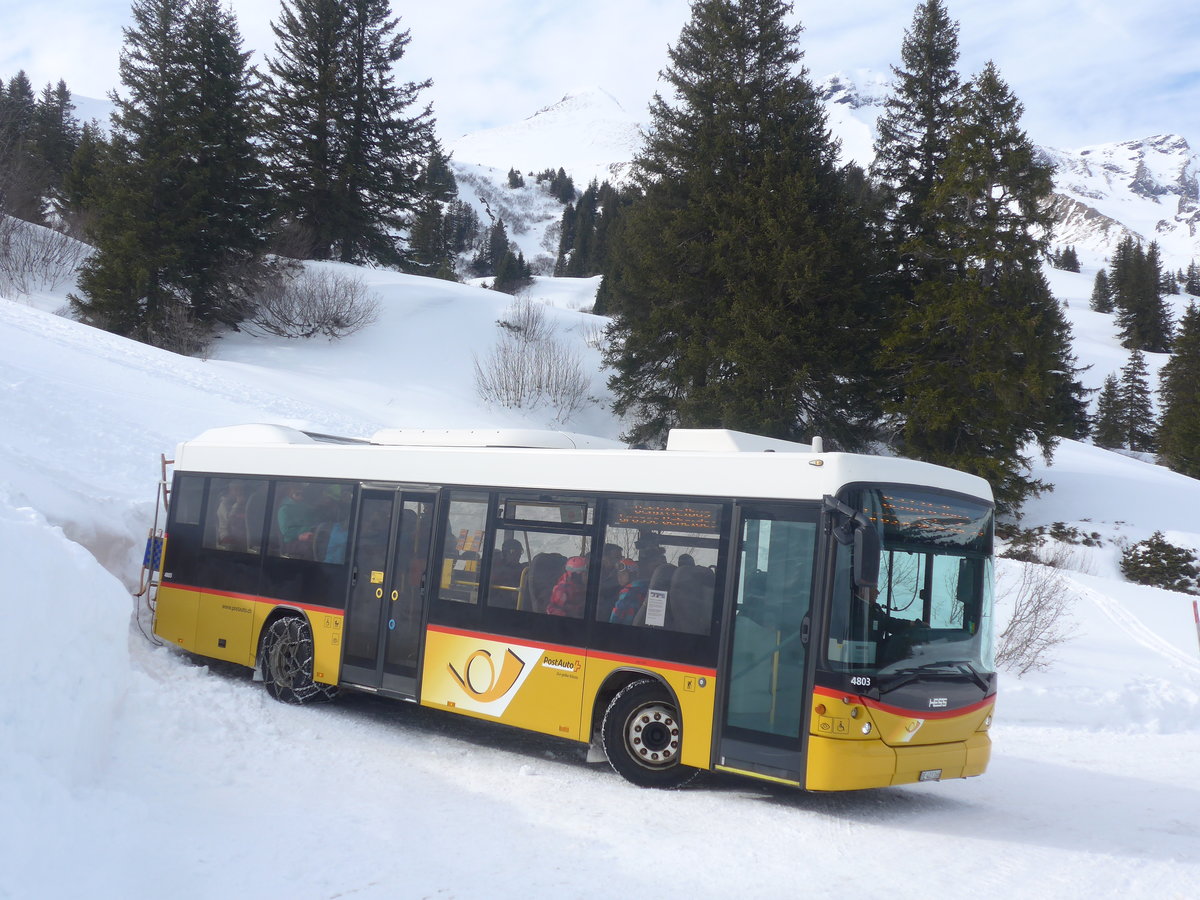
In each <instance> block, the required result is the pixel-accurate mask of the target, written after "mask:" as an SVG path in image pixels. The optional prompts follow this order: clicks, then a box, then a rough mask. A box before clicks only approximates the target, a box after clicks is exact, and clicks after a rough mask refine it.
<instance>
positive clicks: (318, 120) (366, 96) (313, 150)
mask: <svg viewBox="0 0 1200 900" xmlns="http://www.w3.org/2000/svg"><path fill="white" fill-rule="evenodd" d="M399 22H400V20H399V18H394V17H392V16H391V12H390V7H389V4H388V0H284V2H283V6H282V9H281V14H280V19H279V21H278V22H276V23H272V26H271V27H272V30H273V31H274V33H275V37H276V46H275V55H274V57H273V58H272V59H270V60H269V62H268V67H269V70H270V79H269V90H268V107H269V122H270V155H271V157H272V161H273V170H274V178H275V181H276V183H277V187H278V193H279V205H280V213H281V216H282V220H283V221H282V226H283V228H284V229H285V231H287V232H288V233H289V235H290V237H291V243H292V245H293V247H292V252H295V253H300V254H302V255H307V256H311V257H313V258H316V259H338V260H341V261H342V262H366V261H371V262H379V263H384V264H388V265H396V264H399V263H401V262H402V261H403V258H404V248H403V247H402V245H401V243H400V240H399V236H398V232H399V230H400V229H401V228H403V227H404V226H405V225H406V223H407V218H408V216H409V214H410V213H411V212H412V210H413V208H414V206H415V204H416V200H417V189H416V181H417V176H418V173H419V171H420V168H421V165H422V163H423V162H424V161H425V159H426V158H427V156H428V152H429V146H430V145H429V141H430V137H431V130H432V125H433V118H432V115H433V114H432V110H431V108H430V107H428V106H426V107H425V108H424V109H422V110H420V111H416V112H414V111H413V107H414V104H416V103H417V100H418V97H419V95H420V93H421V91H422V90H424V89H425V88H427V87H428V86H429V85H430V82H429V81H428V80H426V81H422V82H405V83H402V84H397V83H396V81H395V79H394V77H393V75H392V66H393V65H394V64H395V63H397V62H399V60H400V59H401V58H402V57H403V55H404V51H405V48H406V47H407V45H408V43H409V41H410V37H409V32H408V31H398V30H397V29H398V26H399Z"/></svg>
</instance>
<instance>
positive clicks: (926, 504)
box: [826, 487, 994, 676]
mask: <svg viewBox="0 0 1200 900" xmlns="http://www.w3.org/2000/svg"><path fill="white" fill-rule="evenodd" d="M847 501H848V502H849V503H850V505H851V506H854V507H855V508H857V509H861V510H863V511H864V512H865V513H866V514H867V516H868V517H869V518H870V520H871V522H872V523H873V525H874V527H875V528H876V531H877V533H878V534H879V537H880V543H881V546H882V551H881V556H880V561H879V581H878V589H877V590H874V589H871V588H857V589H856V588H855V587H854V580H853V575H852V573H853V562H854V561H853V548H852V546H841V545H839V546H838V547H837V550H836V569H835V573H834V579H833V597H832V598H831V599H832V603H831V606H830V618H829V632H828V635H829V639H828V646H827V648H826V660H827V662H828V665H829V668H830V669H831V670H832V671H835V672H849V673H854V674H856V675H885V676H886V675H887V674H889V673H903V672H909V671H912V670H913V669H918V668H919V669H921V670H922V671H937V670H939V669H945V670H946V671H947V672H954V671H959V672H962V673H964V674H966V673H971V672H974V673H976V674H979V673H988V672H992V671H993V670H994V659H993V656H992V603H993V596H992V515H993V511H992V507H991V505H990V504H987V503H984V502H982V501H978V500H970V499H968V498H964V497H960V496H957V495H950V494H941V493H937V492H934V491H926V490H921V489H919V488H911V487H897V488H887V487H878V488H869V489H859V490H857V491H854V492H852V494H851V495H850V496H849V497H848V498H847Z"/></svg>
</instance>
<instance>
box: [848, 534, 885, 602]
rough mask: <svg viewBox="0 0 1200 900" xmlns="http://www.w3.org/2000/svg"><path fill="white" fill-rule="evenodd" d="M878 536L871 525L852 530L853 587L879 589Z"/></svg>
mask: <svg viewBox="0 0 1200 900" xmlns="http://www.w3.org/2000/svg"><path fill="white" fill-rule="evenodd" d="M879 554H880V546H879V534H878V533H877V532H876V531H875V529H874V528H873V527H872V526H871V525H859V527H858V528H856V529H854V586H855V587H860V588H864V587H865V588H872V589H873V590H878V589H879Z"/></svg>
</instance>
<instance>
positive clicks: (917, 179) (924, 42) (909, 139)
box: [872, 0, 960, 295]
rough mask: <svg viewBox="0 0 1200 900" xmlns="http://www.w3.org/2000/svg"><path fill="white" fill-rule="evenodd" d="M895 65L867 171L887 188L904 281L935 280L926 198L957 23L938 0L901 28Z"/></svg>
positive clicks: (952, 79) (944, 125) (949, 127)
mask: <svg viewBox="0 0 1200 900" xmlns="http://www.w3.org/2000/svg"><path fill="white" fill-rule="evenodd" d="M900 56H901V59H902V60H903V63H904V65H903V68H897V67H893V68H892V72H893V74H894V75H895V79H896V80H895V92H894V94H893V95H892V96H891V97H889V98H888V100H887V101H886V105H885V108H884V114H883V115H882V116H881V117H880V118H879V124H878V134H879V136H878V138H877V140H876V142H875V161H874V163H873V165H872V172H873V174H874V175H875V176H876V177H877V178H878V179H879V180H880V181H881V182H882V183H883V184H884V185H885V186H886V187H887V189H888V190H889V192H890V194H891V196H890V197H889V208H890V209H891V214H890V216H889V226H890V229H891V233H892V241H893V244H894V245H895V246H896V247H898V248H900V250H901V265H902V266H903V269H904V271H905V272H906V274H907V275H908V279H907V280H908V281H909V282H910V285H909V286H908V288H907V293H908V294H909V295H910V294H911V290H912V283H915V282H918V281H922V280H925V279H928V278H930V277H936V275H937V274H938V273H939V272H940V271H941V270H942V269H943V267H944V263H943V260H944V259H945V258H946V253H945V251H946V249H947V248H946V247H945V246H943V245H942V243H941V241H940V240H939V232H938V226H937V222H936V221H935V219H934V218H933V217H932V216H931V214H930V213H931V210H930V200H931V196H932V194H933V191H934V189H935V188H936V187H937V185H938V184H939V183H940V181H941V179H942V177H943V175H942V171H941V169H942V166H943V164H944V162H945V160H946V157H947V155H948V153H949V150H950V136H951V134H952V133H953V131H954V125H955V123H956V120H957V116H958V100H959V93H960V84H959V75H958V71H957V70H956V68H955V65H956V64H957V62H958V23H957V22H954V21H952V20H951V19H950V17H949V15H948V14H947V12H946V8H945V4H944V3H943V2H942V0H923V2H921V3H920V4H918V6H917V8H916V11H915V13H914V15H913V23H912V27H911V28H909V30H908V31H906V32H905V33H904V42H903V44H902V45H901V49H900Z"/></svg>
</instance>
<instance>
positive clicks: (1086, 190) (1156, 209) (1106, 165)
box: [1042, 134, 1200, 268]
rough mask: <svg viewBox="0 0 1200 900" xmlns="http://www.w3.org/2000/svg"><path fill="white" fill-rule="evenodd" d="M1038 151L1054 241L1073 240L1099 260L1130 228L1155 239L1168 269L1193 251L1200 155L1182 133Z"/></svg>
mask: <svg viewBox="0 0 1200 900" xmlns="http://www.w3.org/2000/svg"><path fill="white" fill-rule="evenodd" d="M1042 152H1043V154H1044V156H1045V159H1046V160H1047V161H1048V162H1050V163H1051V164H1053V165H1054V168H1055V171H1054V184H1055V189H1056V190H1055V200H1054V212H1055V218H1056V220H1057V226H1056V228H1055V234H1054V240H1055V243H1056V244H1060V245H1066V244H1073V245H1074V246H1075V247H1076V249H1077V250H1078V251H1080V256H1081V258H1082V259H1085V260H1086V259H1087V258H1088V257H1092V261H1093V262H1094V263H1095V264H1100V263H1102V261H1103V257H1105V256H1108V255H1109V254H1110V253H1111V252H1112V250H1113V249H1114V248H1115V247H1116V245H1117V243H1118V242H1119V241H1120V240H1121V239H1122V238H1124V237H1125V236H1126V235H1133V237H1134V238H1135V239H1137V240H1140V241H1142V242H1143V243H1147V244H1148V243H1149V242H1150V241H1157V242H1158V244H1159V247H1160V248H1161V250H1162V255H1163V258H1164V260H1166V261H1167V263H1168V265H1169V266H1170V267H1172V268H1180V267H1184V266H1186V265H1187V263H1188V262H1190V261H1191V260H1193V259H1197V258H1200V155H1198V154H1197V153H1196V152H1195V151H1194V150H1193V149H1192V147H1191V145H1190V144H1188V142H1187V140H1186V139H1185V138H1183V137H1181V136H1179V135H1177V134H1165V135H1156V136H1154V137H1148V138H1143V139H1141V140H1134V141H1122V142H1120V143H1115V144H1099V145H1097V146H1094V147H1085V148H1083V149H1081V150H1073V151H1066V150H1052V149H1049V148H1046V149H1043V151H1042ZM1085 251H1087V252H1086V254H1085Z"/></svg>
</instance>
